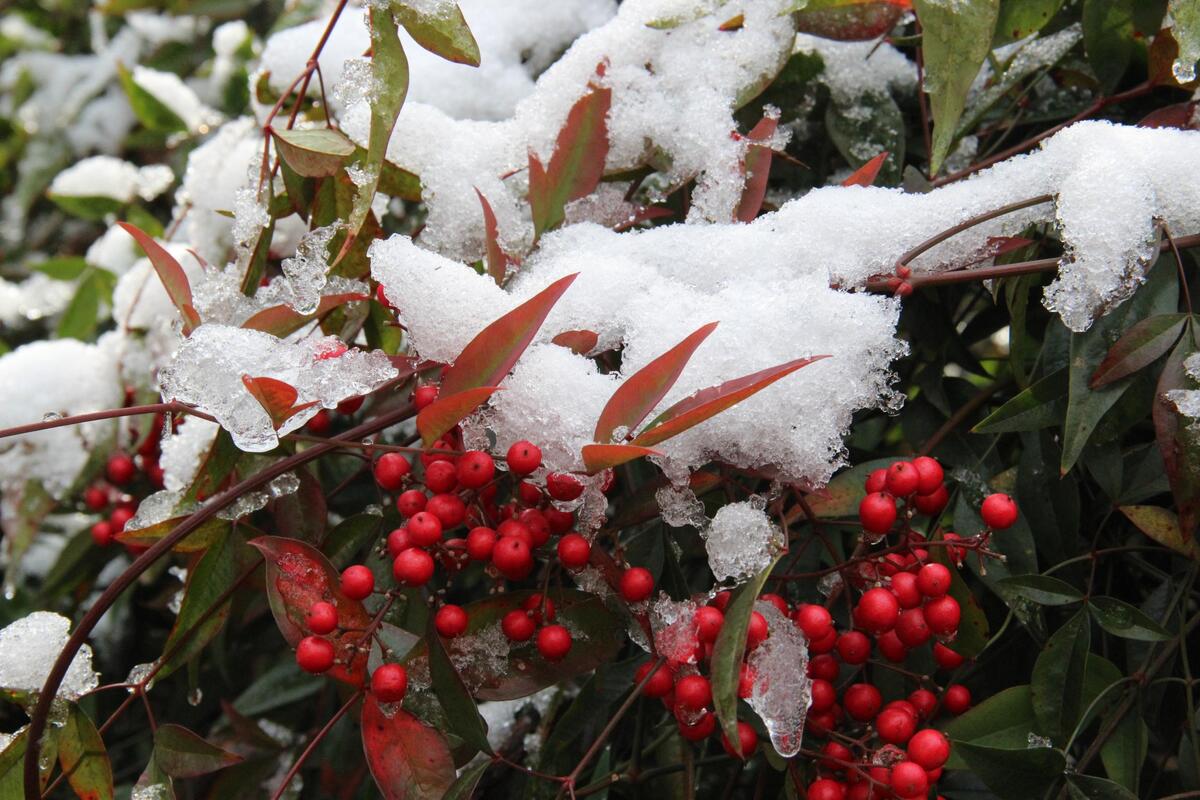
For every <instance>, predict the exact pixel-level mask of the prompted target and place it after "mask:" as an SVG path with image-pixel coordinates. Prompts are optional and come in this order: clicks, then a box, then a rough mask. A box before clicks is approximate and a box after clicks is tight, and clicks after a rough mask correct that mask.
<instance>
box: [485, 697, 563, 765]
mask: <svg viewBox="0 0 1200 800" xmlns="http://www.w3.org/2000/svg"><path fill="white" fill-rule="evenodd" d="M559 691H560V690H559V688H558V687H557V686H550V687H548V688H546V689H542V690H541V691H540V692H537V693H536V694H532V695H530V696H529V697H522V698H519V699H517V700H489V701H487V702H485V703H480V704H479V706H478V708H479V715H480V716H482V717H483V721H484V724H486V725H487V730H488V734H487V738H488V744H490V745H491V746H492V749H499V748H501V747H503V746H504V745H505V744H506V743H507V741H508V738H509V736H510V735H512V731H513V727H514V723H515V722H516V718H517V715H518V714H519V713H520V712H521V710H522V709H524V708H526V707H532V708H533V710H534V711H536V712H537V713H538V714H545V713H546V709H548V708H549V707H550V703H551V702H552V701H553V700H554V698H555V696H556V695H557V694H558V693H559Z"/></svg>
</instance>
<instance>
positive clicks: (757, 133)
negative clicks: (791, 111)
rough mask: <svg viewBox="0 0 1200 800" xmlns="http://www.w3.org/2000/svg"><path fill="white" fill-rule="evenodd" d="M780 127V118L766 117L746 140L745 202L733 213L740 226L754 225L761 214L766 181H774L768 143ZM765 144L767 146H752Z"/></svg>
mask: <svg viewBox="0 0 1200 800" xmlns="http://www.w3.org/2000/svg"><path fill="white" fill-rule="evenodd" d="M777 127H779V118H778V117H771V116H764V117H763V118H762V119H761V120H759V121H758V124H757V125H755V126H754V127H753V128H752V129H751V130H750V132H749V133H748V134H746V140H747V141H748V142H750V144H748V145H747V146H746V156H745V158H744V159H743V161H742V172H743V174H744V175H745V179H744V185H743V187H742V199H741V201H740V202H739V203H738V207H737V210H736V211H735V212H734V215H733V216H734V219H736V220H737V221H738V222H753V221H754V218H755V217H757V216H758V212H759V211H761V210H762V204H763V197H765V196H766V194H767V179H768V178H769V177H771V147H770V145H769V142H770V140H771V137H772V136H774V135H775V129H776V128H777ZM754 142H764V143H765V144H753V143H754Z"/></svg>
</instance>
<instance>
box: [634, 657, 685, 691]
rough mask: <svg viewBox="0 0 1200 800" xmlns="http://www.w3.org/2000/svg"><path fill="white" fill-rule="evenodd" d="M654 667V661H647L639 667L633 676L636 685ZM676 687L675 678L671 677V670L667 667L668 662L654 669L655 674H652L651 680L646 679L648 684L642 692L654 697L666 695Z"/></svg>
mask: <svg viewBox="0 0 1200 800" xmlns="http://www.w3.org/2000/svg"><path fill="white" fill-rule="evenodd" d="M653 667H654V662H653V661H647V662H646V663H645V664H642V665H641V666H640V667H638V670H637V672H636V673H634V676H633V682H634V685H637V684H639V683H641V682H642V680H643V679H645V677H646V676H647V675H649V674H650V670H651V669H652V668H653ZM674 687H675V679H674V678H672V677H671V670H669V669H667V665H666V664H660V665H659V666H658V669H655V670H654V674H653V675H650V680H648V681H646V684H645V685H644V686H643V687H642V694H644V695H646V697H653V698H658V697H666V696H667V695H668V694H670V693H671V689H673V688H674Z"/></svg>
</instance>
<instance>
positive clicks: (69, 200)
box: [46, 192, 125, 222]
mask: <svg viewBox="0 0 1200 800" xmlns="http://www.w3.org/2000/svg"><path fill="white" fill-rule="evenodd" d="M46 196H47V197H49V198H50V199H51V200H53V201H54V204H55V205H56V206H58V207H59V208H61V209H62V210H63V211H65V212H67V213H68V214H70V215H71V216H73V217H79V218H80V219H88V220H93V221H96V222H99V221H101V220H103V219H104V218H105V217H107V216H108V215H109V214H117V213H120V211H121V209H122V208H124V207H125V201H123V200H118V199H116V198H115V197H108V196H107V195H102V194H88V195H76V194H58V193H56V192H47V193H46Z"/></svg>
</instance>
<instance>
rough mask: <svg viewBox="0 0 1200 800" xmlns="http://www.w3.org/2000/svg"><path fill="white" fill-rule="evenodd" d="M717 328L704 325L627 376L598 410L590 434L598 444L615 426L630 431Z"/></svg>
mask: <svg viewBox="0 0 1200 800" xmlns="http://www.w3.org/2000/svg"><path fill="white" fill-rule="evenodd" d="M716 328H717V323H715V322H710V323H708V324H707V325H704V326H703V327H701V328H699V329H698V330H696V331H695V332H693V333H691V334H689V335H688V337H687V338H685V339H684V340H683V341H682V342H680V343H679V344H677V345H675V346H674V347H672V348H671V349H670V350H668V351H667V352H665V353H663V354H662V355H661V356H659V357H658V358H656V359H654V360H653V361H651V362H650V363H649V364H647V365H646V366H644V367H642V368H641V369H639V370H638V371H637V372H635V373H633V374H632V375H630V376H629V377H628V378H626V379H625V380H624V381H623V382H622V383H621V385H620V386H618V387H617V390H616V391H615V392H613V396H612V397H610V398H609V399H608V402H607V403H606V404H605V405H604V410H603V411H601V412H600V419H599V420H597V421H596V432H595V434H594V435H593V438H594V439H595V440H596V441H597V442H599V443H601V444H607V443H608V442H611V441H612V439H613V433H614V431H616V429H617V428H625V429H626V430H627V431H628V432H629V433H632V432H633V429H634V428H636V427H637V426H638V425H640V424H641V422H642V420H644V419H645V418H646V415H647V414H649V413H650V412H651V411H652V410H653V409H654V407H655V406H656V405H658V403H659V401H661V400H662V399H663V397H664V396H665V395H666V393H667V392H669V391H670V390H671V387H672V386H674V385H675V381H677V380H679V376H680V374H681V373H682V372H683V368H684V367H685V366H687V362H688V360H689V359H691V357H692V354H693V353H695V352H696V348H697V347H699V346H700V344H701V343H702V342H703V341H704V340H705V339H707V338H708V336H709V334H711V333H712V332H713V331H714V330H716Z"/></svg>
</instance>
